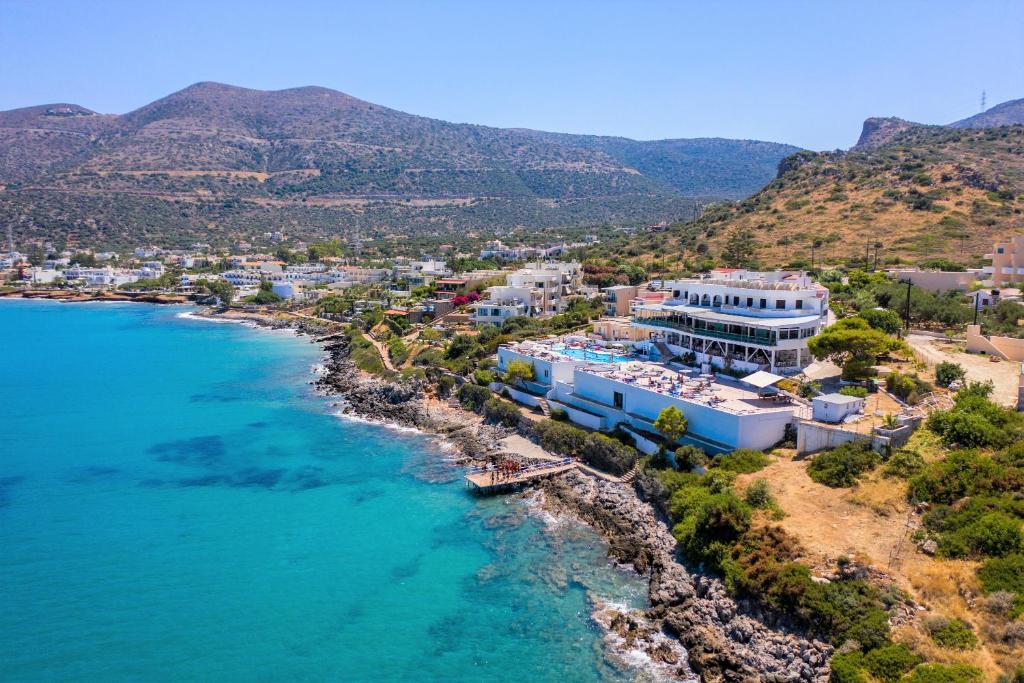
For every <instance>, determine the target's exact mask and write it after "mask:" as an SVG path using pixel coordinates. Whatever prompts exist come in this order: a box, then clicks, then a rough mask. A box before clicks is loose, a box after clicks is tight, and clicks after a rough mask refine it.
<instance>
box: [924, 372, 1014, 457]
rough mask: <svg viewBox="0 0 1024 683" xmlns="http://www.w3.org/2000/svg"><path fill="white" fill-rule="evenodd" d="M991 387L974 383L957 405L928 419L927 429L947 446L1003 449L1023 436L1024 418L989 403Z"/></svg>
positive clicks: (935, 413) (958, 399) (966, 388)
mask: <svg viewBox="0 0 1024 683" xmlns="http://www.w3.org/2000/svg"><path fill="white" fill-rule="evenodd" d="M990 391H991V385H988V384H980V383H978V382H974V383H971V384H969V385H968V386H966V387H965V388H964V389H961V390H960V391H959V392H957V396H956V404H955V405H954V406H953V408H952V409H950V410H940V411H936V412H934V413H932V414H931V415H930V416H929V417H928V429H930V430H931V431H933V432H935V433H936V434H938V435H939V436H941V437H942V441H943V443H944V444H946V445H947V446H960V447H962V448H984V447H991V448H1002V447H1005V446H1007V445H1009V444H1011V443H1014V442H1016V441H1020V440H1021V438H1022V437H1024V417H1022V416H1021V414H1019V413H1017V411H1015V410H1010V409H1009V408H1004V407H1002V406H1000V405H998V404H996V403H993V402H992V401H991V400H989V399H988V398H987V397H986V395H985V392H990Z"/></svg>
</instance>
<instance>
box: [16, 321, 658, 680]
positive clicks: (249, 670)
mask: <svg viewBox="0 0 1024 683" xmlns="http://www.w3.org/2000/svg"><path fill="white" fill-rule="evenodd" d="M181 312H182V309H181V308H160V307H150V306H146V305H138V304H74V305H70V304H58V303H54V302H28V301H0V325H2V329H3V330H5V343H4V346H3V354H2V356H0V395H3V397H4V400H3V406H4V407H3V411H2V414H0V548H2V552H0V607H2V608H0V662H2V665H0V666H2V669H0V670H2V673H0V678H2V679H3V680H16V681H35V680H62V681H64V680H76V681H92V680H102V681H127V680H134V681H141V680H146V681H160V680H175V681H181V680H230V681H238V680H246V681H250V680H266V681H271V680H273V681H279V680H341V681H364V680H379V681H407V680H415V681H435V680H436V681H440V680H444V681H470V680H472V681H512V680H516V681H523V680H527V681H549V680H550V681H555V680H557V681H617V680H631V679H633V678H634V677H636V676H637V671H635V670H633V669H630V668H629V667H628V666H626V665H624V664H622V663H621V662H619V661H617V660H616V658H615V657H610V656H608V655H607V653H606V652H605V649H604V647H603V646H602V634H601V632H600V630H599V628H598V627H597V626H596V625H595V624H593V622H592V621H591V619H590V616H589V615H590V610H591V605H590V603H589V601H588V597H587V595H588V592H592V593H593V594H594V595H596V596H600V597H601V598H603V599H609V600H613V601H616V602H620V603H625V604H632V605H640V604H642V603H643V595H644V587H643V585H642V582H641V581H640V580H639V579H638V578H637V577H635V576H633V575H631V574H629V573H627V572H623V571H620V570H617V569H615V568H613V567H611V566H610V565H609V564H608V563H607V561H606V559H605V548H604V546H603V545H602V544H601V542H600V540H599V539H598V538H597V537H596V535H595V534H594V533H593V532H592V531H590V530H588V529H586V528H584V527H581V526H579V525H577V524H566V523H559V524H551V523H548V522H546V521H544V519H543V518H542V516H541V515H537V514H530V513H528V510H527V507H526V505H525V504H524V503H523V502H522V501H519V500H510V499H502V498H493V499H477V498H474V497H472V496H470V495H469V494H468V493H467V492H466V490H465V489H464V488H463V485H462V483H461V478H460V475H459V472H458V470H457V469H454V468H452V467H450V466H449V465H448V464H447V463H445V462H444V460H443V451H442V449H440V448H439V447H438V445H437V444H436V443H434V442H432V441H431V440H430V439H429V438H427V437H425V436H422V435H418V434H412V433H408V432H401V431H398V430H392V429H388V428H385V427H381V426H377V425H369V424H365V423H361V422H357V421H353V420H346V419H339V418H338V417H336V416H334V415H333V414H332V411H333V409H332V407H331V405H330V403H329V401H328V400H327V399H324V398H322V397H318V396H316V395H315V394H314V393H313V391H312V388H311V387H310V386H309V380H310V379H311V375H310V368H311V367H312V366H313V365H315V364H316V363H317V362H318V361H319V350H318V348H317V347H316V346H315V345H312V344H309V343H308V342H307V341H306V340H304V339H302V338H296V337H294V336H292V335H290V334H288V333H279V332H278V333H272V332H267V331H262V330H253V329H250V328H247V327H244V326H241V325H225V324H212V323H209V322H203V321H200V320H195V319H188V318H186V317H183V316H182V315H181Z"/></svg>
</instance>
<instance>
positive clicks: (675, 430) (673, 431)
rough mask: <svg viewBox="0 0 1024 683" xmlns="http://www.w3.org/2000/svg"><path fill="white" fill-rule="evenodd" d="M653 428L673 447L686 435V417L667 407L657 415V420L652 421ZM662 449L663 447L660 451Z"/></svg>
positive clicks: (677, 410) (672, 407)
mask: <svg viewBox="0 0 1024 683" xmlns="http://www.w3.org/2000/svg"><path fill="white" fill-rule="evenodd" d="M654 428H655V429H657V430H658V432H659V433H660V434H661V435H662V436H664V437H665V439H666V440H667V441H668V443H669V445H673V444H675V442H676V441H679V439H681V438H683V435H684V434H686V416H685V415H683V412H682V411H681V410H679V408H676V407H675V406H668V407H666V408H663V409H662V411H661V412H660V413H658V419H657V420H655V421H654ZM664 448H665V446H664V445H663V446H662V449H664Z"/></svg>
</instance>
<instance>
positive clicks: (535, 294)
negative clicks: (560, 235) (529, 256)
mask: <svg viewBox="0 0 1024 683" xmlns="http://www.w3.org/2000/svg"><path fill="white" fill-rule="evenodd" d="M582 284H583V267H582V265H580V264H579V263H562V262H537V263H531V264H529V265H528V266H527V267H526V268H520V269H519V270H517V271H515V272H513V273H509V274H508V275H507V276H506V278H505V284H504V285H502V286H498V287H489V288H488V289H487V291H486V298H485V299H484V300H482V301H478V302H476V303H475V304H473V314H472V316H471V318H470V319H471V320H472V322H474V323H477V324H493V325H501V324H502V323H503V322H505V321H506V320H508V319H509V318H514V317H517V316H537V317H540V316H549V315H555V314H557V313H562V312H563V311H565V309H566V308H567V307H568V305H569V301H570V300H571V297H572V296H574V295H576V294H578V293H579V291H580V288H581V287H582Z"/></svg>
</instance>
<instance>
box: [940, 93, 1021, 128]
mask: <svg viewBox="0 0 1024 683" xmlns="http://www.w3.org/2000/svg"><path fill="white" fill-rule="evenodd" d="M1015 124H1024V98H1021V99H1019V100H1010V101H1009V102H1003V103H1002V104H997V105H996V106H994V107H992V108H991V109H986V110H985V111H983V112H981V113H980V114H975V115H974V116H969V117H967V118H966V119H961V120H960V121H956V122H954V123H951V124H949V126H950V127H951V128H993V127H996V126H1012V125H1015Z"/></svg>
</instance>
